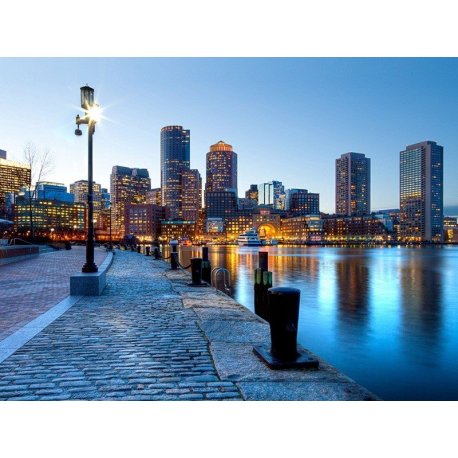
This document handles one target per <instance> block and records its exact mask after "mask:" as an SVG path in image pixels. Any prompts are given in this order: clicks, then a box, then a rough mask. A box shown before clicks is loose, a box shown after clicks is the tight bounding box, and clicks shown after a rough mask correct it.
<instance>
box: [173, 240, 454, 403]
mask: <svg viewBox="0 0 458 458" xmlns="http://www.w3.org/2000/svg"><path fill="white" fill-rule="evenodd" d="M261 250H263V251H268V252H269V270H271V271H272V272H273V282H274V286H292V287H295V288H299V289H300V290H301V309H300V317H299V334H298V340H299V342H300V343H301V344H302V345H304V346H305V347H306V348H309V349H310V350H312V351H313V352H315V353H317V354H318V355H319V356H320V357H322V358H323V359H325V360H327V361H329V362H330V363H331V364H332V365H334V366H336V367H337V368H339V369H341V370H342V371H343V372H344V373H345V374H347V375H348V376H350V377H351V378H353V379H355V380H356V381H358V382H359V383H361V384H362V385H364V386H366V387H367V388H369V389H370V390H372V391H373V392H375V393H376V394H378V395H379V396H381V397H382V398H383V399H391V400H408V399H419V400H433V399H444V400H451V399H453V400H458V247H422V248H419V247H415V248H411V247H402V248H401V247H391V248H339V247H287V246H277V247H262V248H261ZM200 253H201V250H200V248H198V247H193V248H183V249H182V253H181V256H182V263H183V264H188V263H189V262H187V261H188V260H189V258H190V257H191V256H200ZM209 253H210V260H211V263H212V267H217V266H220V267H225V268H227V269H228V270H229V271H230V272H231V283H232V285H233V297H234V298H235V299H236V300H237V301H238V302H240V303H241V304H243V305H245V306H246V307H247V308H249V309H250V310H253V270H254V269H255V268H256V267H257V264H258V248H249V247H235V246H226V247H224V246H211V247H209Z"/></svg>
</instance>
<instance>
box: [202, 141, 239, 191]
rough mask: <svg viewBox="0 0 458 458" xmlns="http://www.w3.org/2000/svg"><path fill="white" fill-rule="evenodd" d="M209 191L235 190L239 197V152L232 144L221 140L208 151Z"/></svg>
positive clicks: (207, 187) (206, 185)
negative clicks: (234, 149) (235, 150)
mask: <svg viewBox="0 0 458 458" xmlns="http://www.w3.org/2000/svg"><path fill="white" fill-rule="evenodd" d="M207 192H233V193H234V194H235V196H236V197H237V195H238V194H237V154H236V153H234V151H232V145H229V144H228V143H224V142H223V141H219V142H218V143H216V144H214V145H211V146H210V152H208V153H207V180H206V182H205V193H207Z"/></svg>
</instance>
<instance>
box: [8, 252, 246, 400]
mask: <svg viewBox="0 0 458 458" xmlns="http://www.w3.org/2000/svg"><path fill="white" fill-rule="evenodd" d="M114 259H115V260H114V262H113V265H112V267H111V269H110V270H109V272H108V276H107V280H108V286H107V288H106V290H105V292H104V294H103V296H100V297H87V298H83V299H81V300H80V301H78V302H77V303H76V304H75V305H74V306H73V307H72V308H71V309H70V310H68V311H67V312H66V313H65V314H64V315H62V316H61V317H60V318H58V319H57V320H56V321H54V322H53V323H52V324H51V325H50V326H48V327H47V328H46V329H45V330H43V331H42V332H41V333H40V334H38V335H37V336H36V337H35V338H34V339H32V340H31V341H30V342H29V343H28V344H26V345H25V346H24V347H22V348H21V349H20V350H18V351H17V352H16V353H15V354H14V355H12V356H11V357H9V358H8V359H6V360H5V361H4V362H3V363H2V364H1V365H0V399H12V400H61V399H62V400H63V399H100V400H101V399H103V400H113V399H125V400H174V399H177V400H178V399H184V400H186V399H188V400H191V399H196V400H199V399H240V398H241V396H240V392H239V390H238V389H237V387H236V386H235V385H234V383H233V382H231V381H221V379H220V378H219V377H218V374H217V372H216V369H215V367H214V365H213V362H212V357H211V354H210V350H209V344H208V340H207V339H206V337H205V335H204V333H203V331H202V330H201V328H200V327H199V325H198V323H197V316H196V314H195V312H194V311H193V310H192V309H190V308H185V307H184V306H183V303H182V300H181V298H180V295H179V294H178V293H177V292H176V291H174V289H173V288H172V283H171V282H170V281H169V280H168V279H167V278H166V275H165V274H166V270H165V267H164V263H162V262H159V263H157V262H156V263H154V261H151V258H147V257H145V256H142V255H138V254H136V253H130V252H119V251H117V252H116V256H115V258H114ZM188 281H189V280H188Z"/></svg>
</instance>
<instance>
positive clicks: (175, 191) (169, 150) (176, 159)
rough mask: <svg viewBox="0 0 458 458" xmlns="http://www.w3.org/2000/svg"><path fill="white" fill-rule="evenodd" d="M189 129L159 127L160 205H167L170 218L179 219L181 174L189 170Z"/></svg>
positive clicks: (180, 215)
mask: <svg viewBox="0 0 458 458" xmlns="http://www.w3.org/2000/svg"><path fill="white" fill-rule="evenodd" d="M189 161H190V131H189V130H183V127H182V126H166V127H163V128H162V129H161V190H162V205H164V206H166V207H168V214H169V217H170V219H179V218H181V217H182V214H181V202H182V183H181V175H182V173H183V172H184V171H187V170H189Z"/></svg>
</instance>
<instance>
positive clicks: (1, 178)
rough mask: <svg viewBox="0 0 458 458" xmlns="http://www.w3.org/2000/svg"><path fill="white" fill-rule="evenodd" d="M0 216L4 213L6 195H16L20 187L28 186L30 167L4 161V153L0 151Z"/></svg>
mask: <svg viewBox="0 0 458 458" xmlns="http://www.w3.org/2000/svg"><path fill="white" fill-rule="evenodd" d="M0 151H1V153H2V154H1V155H0V216H1V215H2V214H4V212H5V195H6V193H18V192H19V190H20V189H21V187H23V186H30V184H31V183H30V180H31V171H30V167H29V166H28V165H25V164H20V163H18V162H13V161H9V160H7V159H6V151H3V150H0Z"/></svg>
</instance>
